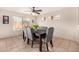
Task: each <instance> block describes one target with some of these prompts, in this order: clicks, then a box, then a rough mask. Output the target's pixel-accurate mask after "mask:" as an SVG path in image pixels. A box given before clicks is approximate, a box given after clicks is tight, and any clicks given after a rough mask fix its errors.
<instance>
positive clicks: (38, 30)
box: [34, 28, 46, 52]
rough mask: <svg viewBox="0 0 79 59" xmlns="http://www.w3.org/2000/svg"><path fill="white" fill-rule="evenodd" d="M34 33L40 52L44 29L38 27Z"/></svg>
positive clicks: (44, 33)
mask: <svg viewBox="0 0 79 59" xmlns="http://www.w3.org/2000/svg"><path fill="white" fill-rule="evenodd" d="M34 33H35V34H36V35H37V36H39V51H40V52H42V38H43V36H45V35H46V29H44V28H38V29H35V30H34Z"/></svg>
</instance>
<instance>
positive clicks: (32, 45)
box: [31, 40, 33, 48]
mask: <svg viewBox="0 0 79 59" xmlns="http://www.w3.org/2000/svg"><path fill="white" fill-rule="evenodd" d="M31 48H33V40H32V45H31Z"/></svg>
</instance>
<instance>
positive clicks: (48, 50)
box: [46, 43, 49, 51]
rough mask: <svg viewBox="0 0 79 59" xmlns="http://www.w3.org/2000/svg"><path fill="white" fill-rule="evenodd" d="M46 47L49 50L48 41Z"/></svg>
mask: <svg viewBox="0 0 79 59" xmlns="http://www.w3.org/2000/svg"><path fill="white" fill-rule="evenodd" d="M46 47H47V51H49V48H48V43H46Z"/></svg>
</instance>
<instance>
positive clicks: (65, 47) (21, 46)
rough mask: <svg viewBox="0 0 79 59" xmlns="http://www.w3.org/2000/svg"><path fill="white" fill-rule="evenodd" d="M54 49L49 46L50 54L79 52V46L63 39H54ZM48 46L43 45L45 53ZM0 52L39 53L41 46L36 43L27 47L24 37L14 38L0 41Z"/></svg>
mask: <svg viewBox="0 0 79 59" xmlns="http://www.w3.org/2000/svg"><path fill="white" fill-rule="evenodd" d="M53 44H54V47H53V48H51V47H50V46H49V49H50V52H79V44H78V43H76V42H74V41H71V40H66V39H62V38H54V40H53ZM46 51H47V49H46V45H45V44H43V52H46ZM0 52H39V44H38V43H36V42H35V43H34V47H33V48H31V44H29V45H27V44H26V42H24V41H23V39H22V37H14V38H7V39H0Z"/></svg>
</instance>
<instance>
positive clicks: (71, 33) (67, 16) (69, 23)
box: [37, 7, 79, 42]
mask: <svg viewBox="0 0 79 59" xmlns="http://www.w3.org/2000/svg"><path fill="white" fill-rule="evenodd" d="M55 15H60V19H55V18H53V20H50V19H49V18H47V19H46V20H45V21H44V20H42V17H49V16H54V17H55ZM37 22H38V24H39V25H40V26H47V27H54V28H55V31H54V36H55V37H62V38H65V39H70V40H74V41H77V42H79V38H78V30H77V24H78V8H76V7H68V8H67V7H66V8H63V9H61V10H59V11H53V12H50V13H47V14H44V15H41V16H39V17H38V19H37Z"/></svg>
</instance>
